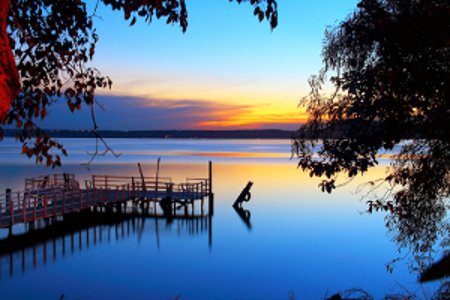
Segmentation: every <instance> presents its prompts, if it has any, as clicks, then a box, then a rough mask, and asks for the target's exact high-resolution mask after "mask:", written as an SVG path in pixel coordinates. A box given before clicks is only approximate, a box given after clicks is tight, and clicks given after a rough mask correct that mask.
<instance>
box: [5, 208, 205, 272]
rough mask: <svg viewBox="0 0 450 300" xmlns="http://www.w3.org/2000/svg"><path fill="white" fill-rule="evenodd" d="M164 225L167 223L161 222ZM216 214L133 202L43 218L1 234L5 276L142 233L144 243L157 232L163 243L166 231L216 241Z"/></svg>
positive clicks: (158, 242) (158, 245) (158, 239)
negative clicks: (126, 206) (118, 208)
mask: <svg viewBox="0 0 450 300" xmlns="http://www.w3.org/2000/svg"><path fill="white" fill-rule="evenodd" d="M161 225H162V226H161ZM211 225H212V215H211V214H204V213H203V211H202V212H201V213H195V212H193V211H192V212H189V211H188V210H183V212H182V213H180V212H179V211H178V212H174V211H173V212H172V213H171V216H170V218H166V215H165V213H162V214H161V212H160V211H159V209H157V204H156V203H154V207H153V209H142V208H139V207H132V208H130V209H129V210H127V211H122V212H120V211H111V210H107V211H94V210H92V211H84V212H79V213H74V214H69V215H65V216H64V218H62V217H61V218H59V219H58V218H54V219H48V220H45V221H44V220H41V221H38V222H36V223H27V224H24V225H22V227H21V232H20V233H16V234H14V235H12V236H8V237H5V238H3V239H0V278H2V277H3V275H5V274H9V276H10V277H12V276H13V275H14V274H15V273H16V272H18V271H19V270H20V271H21V272H22V273H23V272H25V271H27V270H29V269H34V268H36V267H38V266H39V265H46V264H47V263H48V262H49V261H56V260H57V259H64V258H65V257H66V256H67V255H69V254H71V255H73V254H75V253H77V252H78V253H80V252H82V251H83V250H87V249H89V248H90V247H95V246H97V245H101V244H104V243H110V242H111V241H120V240H123V239H126V238H130V237H136V238H137V241H138V242H140V241H141V240H142V238H143V235H144V234H151V233H152V232H153V234H154V236H155V243H156V245H157V249H159V248H160V244H161V234H163V233H164V234H169V235H170V234H175V235H178V236H202V235H207V236H208V244H209V246H211V245H212V231H211V230H212V226H211Z"/></svg>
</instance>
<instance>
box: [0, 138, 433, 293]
mask: <svg viewBox="0 0 450 300" xmlns="http://www.w3.org/2000/svg"><path fill="white" fill-rule="evenodd" d="M62 141H63V143H64V144H65V145H66V147H67V148H68V150H69V153H70V156H69V157H68V158H67V159H65V165H64V167H62V168H60V169H59V170H57V171H58V172H72V173H77V174H79V179H86V178H89V176H90V175H91V174H118V175H128V176H131V175H137V174H138V170H137V167H136V163H137V162H141V163H142V164H143V166H144V173H145V174H146V175H147V176H153V174H154V172H155V162H156V158H157V157H159V156H161V157H162V164H161V176H170V177H172V178H173V179H174V180H175V181H183V180H184V179H185V178H186V177H206V176H207V162H208V160H212V161H213V190H214V193H215V214H214V216H213V217H212V219H211V224H209V223H208V222H207V221H205V223H195V222H189V221H186V222H178V221H177V220H176V221H174V222H173V223H171V224H168V223H167V222H166V221H165V220H164V219H150V218H148V219H145V220H142V219H134V220H124V221H123V222H118V223H116V224H113V225H92V226H91V227H90V228H88V229H87V230H84V231H82V232H81V233H75V234H73V235H71V234H68V235H67V236H66V237H65V238H64V239H62V238H59V239H57V240H55V241H52V240H50V241H48V242H47V243H37V244H36V246H35V247H34V250H33V248H27V249H25V250H23V251H21V250H19V251H15V252H14V253H12V254H4V255H2V256H0V299H58V298H59V297H60V296H61V295H63V294H64V296H65V298H64V299H124V298H129V299H174V298H176V297H177V296H180V297H181V299H288V297H289V295H290V294H294V295H295V297H296V299H323V298H324V297H325V295H328V296H330V295H331V294H332V293H335V292H338V291H342V290H346V289H350V288H363V289H365V290H367V291H368V292H369V293H371V294H372V295H374V296H375V297H376V298H381V297H382V296H384V295H385V294H386V293H397V292H402V291H403V289H404V288H406V289H408V290H410V291H412V292H416V293H417V294H418V295H423V292H422V289H425V290H433V288H435V285H434V284H427V285H424V286H421V285H419V284H417V275H416V274H410V272H409V271H408V268H407V267H406V262H405V263H403V262H401V261H400V262H399V263H397V264H396V267H395V269H394V272H393V273H392V274H390V273H388V272H387V270H386V266H385V265H386V263H388V262H389V261H391V260H392V259H395V258H397V257H399V255H400V254H399V253H398V252H397V246H396V245H395V244H393V243H392V242H391V241H390V240H391V234H390V233H388V232H387V231H386V228H385V226H384V215H383V214H382V213H380V214H372V215H368V214H366V213H363V212H364V211H365V209H366V206H365V204H364V202H362V201H360V200H359V199H360V198H361V194H355V191H356V189H357V187H358V186H359V185H360V184H361V183H363V182H366V181H368V180H371V179H374V178H379V177H381V176H383V175H384V174H385V169H386V166H387V164H384V165H382V166H380V167H378V168H376V169H374V170H372V171H371V172H369V173H368V174H367V175H365V176H364V177H362V178H358V179H357V180H355V181H353V182H352V183H350V184H348V185H346V186H345V187H343V188H341V189H339V190H337V191H336V192H335V193H333V194H332V195H328V194H324V193H321V192H320V191H319V189H318V188H317V184H318V180H317V179H311V178H309V176H308V175H307V174H304V173H302V172H301V171H299V170H297V169H296V166H295V161H294V160H290V159H289V158H290V144H289V141H276V140H261V141H259V140H238V141H225V140H168V139H165V140H158V139H110V140H109V143H110V145H111V146H112V147H113V148H114V149H115V150H116V151H117V152H120V153H121V156H120V158H113V157H111V156H107V157H99V159H98V160H97V161H96V162H95V164H94V165H93V166H92V168H91V169H90V170H87V169H86V168H84V167H82V166H80V163H82V162H86V161H87V160H88V159H89V157H88V156H87V154H86V151H89V150H91V149H93V148H94V142H93V140H87V139H63V140H62ZM19 152H20V147H19V145H18V144H16V143H15V142H14V141H13V140H12V139H6V140H4V141H3V142H2V143H0V166H1V169H0V189H1V190H4V189H6V188H8V187H9V188H13V189H21V188H22V186H23V181H24V178H26V177H31V176H35V175H42V174H46V173H48V172H50V170H48V169H46V168H44V167H40V166H35V165H34V164H33V162H31V161H28V160H27V159H26V158H24V157H22V156H20V155H18V154H17V153H19ZM249 180H251V181H253V182H254V186H253V188H252V199H251V201H250V202H248V203H244V208H245V209H246V210H248V211H249V212H250V214H251V216H250V224H246V223H244V222H243V220H242V219H241V218H240V217H239V215H238V214H237V213H236V211H235V210H234V209H233V208H232V207H231V205H232V203H233V202H234V200H235V199H236V197H237V196H238V195H239V193H240V191H241V190H242V188H243V187H244V186H245V184H246V183H247V182H248V181H249ZM248 225H251V226H248ZM14 230H15V232H17V233H18V232H20V230H21V228H20V226H19V227H17V228H14ZM0 234H1V236H3V237H4V236H5V235H6V230H2V231H1V233H0ZM100 236H101V237H100ZM72 242H73V243H74V244H73V245H74V246H73V248H71V243H72ZM22 252H23V253H24V255H22ZM33 252H35V253H33ZM33 254H34V255H33ZM33 256H34V257H35V258H33ZM22 257H24V259H22Z"/></svg>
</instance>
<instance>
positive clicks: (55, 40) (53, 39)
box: [0, 0, 278, 167]
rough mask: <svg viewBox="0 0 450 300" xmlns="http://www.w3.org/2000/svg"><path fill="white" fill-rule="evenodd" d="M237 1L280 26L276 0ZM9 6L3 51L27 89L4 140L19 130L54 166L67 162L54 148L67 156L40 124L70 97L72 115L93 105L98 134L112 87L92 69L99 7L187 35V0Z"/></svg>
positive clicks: (15, 0)
mask: <svg viewBox="0 0 450 300" xmlns="http://www.w3.org/2000/svg"><path fill="white" fill-rule="evenodd" d="M230 1H231V2H232V1H233V0H230ZM234 1H235V2H238V3H241V2H249V4H250V5H251V6H252V7H253V8H254V15H255V16H256V17H257V18H258V20H259V21H263V20H264V19H266V20H268V21H269V22H270V26H271V27H272V28H275V27H276V26H277V19H278V12H277V3H276V1H275V0H250V1H243V0H234ZM6 2H10V10H9V15H8V19H7V27H6V32H7V34H8V36H9V42H10V48H9V47H8V45H3V44H2V46H0V51H1V53H7V54H9V53H10V52H11V51H12V54H13V57H14V60H15V61H14V62H12V63H11V64H12V65H14V64H15V65H16V66H17V70H18V75H19V79H20V83H21V85H22V86H21V90H20V93H19V95H18V96H17V97H16V98H15V99H13V101H12V103H11V107H10V109H9V111H8V112H7V114H6V116H5V118H3V116H0V120H2V122H0V139H1V138H2V137H3V127H4V126H5V125H8V126H13V127H15V128H17V129H19V133H18V135H17V138H18V139H19V141H20V142H21V143H22V144H23V146H22V153H23V154H25V155H27V156H28V157H29V158H31V157H35V158H36V162H38V163H41V162H45V163H46V164H47V165H48V166H53V167H54V166H59V165H61V158H60V155H59V154H58V151H56V152H55V151H52V150H55V149H56V150H58V149H59V151H60V152H61V153H62V154H63V155H66V154H67V152H66V150H65V149H64V147H63V145H62V144H60V143H58V142H57V141H55V140H53V139H52V138H51V137H50V136H49V135H48V134H47V133H45V132H44V131H43V130H41V129H40V128H39V127H38V126H37V124H36V120H37V119H44V118H45V117H46V116H47V110H48V107H49V106H50V105H51V104H52V103H53V102H55V101H61V99H64V100H65V101H66V102H67V105H68V108H69V109H70V110H71V111H72V112H73V111H75V110H79V109H80V107H81V105H88V106H89V107H90V109H91V113H92V119H93V121H94V134H96V129H97V125H96V123H95V115H94V105H95V98H94V96H95V92H96V90H97V89H99V88H111V85H112V81H111V79H110V78H109V77H108V76H105V75H102V73H101V72H100V71H99V70H97V69H96V68H94V67H90V66H88V63H89V62H90V61H91V60H92V59H93V57H94V54H95V46H96V43H97V41H98V40H99V36H98V35H97V33H96V30H95V26H94V21H95V13H96V10H97V7H98V5H106V6H108V7H110V8H112V9H113V10H117V11H119V12H122V13H123V17H124V19H125V20H126V21H127V22H129V24H130V25H131V26H132V25H134V24H135V23H136V21H137V19H139V18H140V19H143V20H144V21H145V22H147V23H151V22H152V21H153V20H154V18H156V19H162V20H164V21H165V22H166V23H168V24H178V25H179V26H180V27H181V29H182V31H183V32H184V31H186V29H187V27H188V12H187V9H186V3H185V0H141V1H136V0H97V2H96V6H95V9H94V11H93V12H88V10H87V8H86V1H81V0H74V1H65V0H11V1H6ZM2 4H3V3H2ZM11 57H12V56H11ZM11 76H13V74H11ZM2 101H6V99H2ZM2 104H3V103H2ZM97 137H99V136H98V135H97ZM99 138H100V137H99Z"/></svg>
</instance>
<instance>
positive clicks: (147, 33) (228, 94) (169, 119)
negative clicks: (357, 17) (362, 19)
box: [43, 0, 357, 130]
mask: <svg viewBox="0 0 450 300" xmlns="http://www.w3.org/2000/svg"><path fill="white" fill-rule="evenodd" d="M186 3H187V7H188V14H189V27H188V30H187V32H186V33H184V34H183V33H182V31H181V28H179V27H178V26H172V25H166V24H165V22H164V21H160V20H154V21H153V22H152V23H151V24H150V25H148V24H146V23H144V22H143V21H142V20H138V22H137V23H136V25H135V26H133V27H130V26H129V25H128V23H127V22H124V20H123V15H122V13H121V12H117V11H116V12H113V11H111V9H110V8H109V7H104V6H100V8H99V10H98V12H97V15H98V16H99V18H97V19H96V20H95V24H96V27H97V32H98V34H99V36H100V41H99V42H98V45H97V51H96V56H95V59H94V61H93V64H92V65H93V66H95V67H97V68H98V69H99V70H101V71H102V73H104V74H105V75H109V76H110V77H111V79H112V80H113V82H114V84H113V88H112V89H111V90H102V91H100V92H99V93H98V95H99V96H98V101H99V102H100V103H101V104H102V105H103V106H104V107H105V109H106V110H105V111H101V110H99V109H97V115H98V119H99V125H100V129H123V130H133V129H147V130H151V129H242V128H245V129H250V128H252V129H253V128H281V129H296V128H297V127H298V125H299V124H300V123H301V122H304V121H305V119H306V116H305V114H304V113H303V112H302V110H301V109H299V108H297V105H298V101H299V99H300V98H301V97H303V96H305V95H306V94H307V93H308V91H309V87H308V78H309V76H310V75H312V74H316V73H317V72H318V70H319V69H320V67H321V49H322V44H323V42H322V41H323V33H324V30H325V28H326V26H330V25H331V26H332V25H336V24H337V22H339V21H340V20H343V19H344V18H345V17H346V16H347V15H349V14H350V13H351V12H352V11H353V10H354V8H355V6H356V3H357V1H356V0H279V1H278V3H279V25H278V27H277V28H276V29H275V30H274V31H271V29H270V26H269V24H268V23H267V22H263V23H259V22H258V20H257V19H256V18H255V17H254V16H253V14H252V7H251V6H250V5H249V4H245V3H243V4H241V5H238V4H237V3H234V2H232V3H230V2H229V1H228V0H208V1H205V0H187V1H186ZM66 111H67V109H65V108H64V109H63V108H62V107H60V105H55V106H54V107H53V109H52V111H51V112H50V116H49V118H48V120H47V121H45V123H44V126H43V127H45V128H61V129H66V128H67V129H69V128H75V129H86V127H87V126H88V125H89V124H90V123H89V122H88V123H86V122H80V121H82V120H85V119H86V120H88V119H89V116H88V114H87V112H86V111H85V112H83V111H82V112H78V113H76V114H75V115H73V116H70V113H68V112H66Z"/></svg>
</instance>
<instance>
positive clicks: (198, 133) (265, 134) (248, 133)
mask: <svg viewBox="0 0 450 300" xmlns="http://www.w3.org/2000/svg"><path fill="white" fill-rule="evenodd" d="M44 131H45V132H46V133H48V134H49V135H50V136H51V137H54V138H96V135H95V134H94V132H93V131H92V130H66V129H62V130H57V129H51V130H44ZM3 133H4V136H5V137H15V136H16V135H17V134H18V133H19V131H18V130H15V129H4V132H3ZM97 133H98V135H100V136H101V137H103V138H155V139H162V138H171V139H283V140H284V139H292V138H293V136H294V134H295V131H288V130H281V129H260V130H259V129H256V130H130V131H125V130H124V131H121V130H99V131H97Z"/></svg>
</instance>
